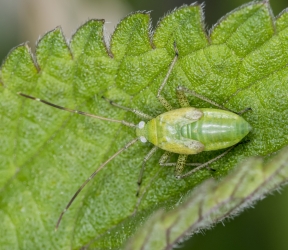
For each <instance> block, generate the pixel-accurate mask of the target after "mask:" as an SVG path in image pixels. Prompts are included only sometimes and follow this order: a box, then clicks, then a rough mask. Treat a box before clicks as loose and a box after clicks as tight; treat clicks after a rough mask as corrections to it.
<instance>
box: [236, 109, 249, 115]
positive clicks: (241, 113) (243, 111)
mask: <svg viewBox="0 0 288 250" xmlns="http://www.w3.org/2000/svg"><path fill="white" fill-rule="evenodd" d="M251 110H252V109H251V108H246V109H243V110H241V111H239V112H238V113H237V114H238V115H243V114H244V113H246V112H247V111H251Z"/></svg>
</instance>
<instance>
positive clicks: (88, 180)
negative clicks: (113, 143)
mask: <svg viewBox="0 0 288 250" xmlns="http://www.w3.org/2000/svg"><path fill="white" fill-rule="evenodd" d="M138 140H139V138H135V139H133V140H132V141H130V142H128V143H127V144H126V145H125V146H124V147H123V148H120V149H119V150H118V151H117V152H116V153H115V154H114V155H112V156H111V157H110V158H108V160H106V161H105V162H104V163H102V164H101V165H100V167H98V168H97V169H96V170H95V171H94V172H93V173H92V174H91V175H90V176H89V178H88V179H86V181H84V182H83V184H82V185H81V186H80V188H79V189H78V190H77V191H76V193H75V194H74V195H73V196H72V198H71V199H70V201H69V202H68V204H67V205H66V207H65V208H64V210H63V211H62V213H61V214H60V216H59V218H58V221H57V223H56V226H55V230H56V231H57V230H58V227H59V225H60V222H61V220H62V218H63V215H64V214H65V213H66V211H67V210H68V208H69V207H70V206H71V204H72V203H73V201H74V200H75V199H76V197H77V196H78V194H79V193H80V192H81V191H82V189H83V188H84V187H85V186H86V185H87V183H88V182H90V181H91V180H92V179H93V178H94V177H95V175H96V174H97V173H98V172H99V171H100V170H101V169H102V168H104V167H105V166H106V165H107V164H108V163H109V162H110V161H112V160H113V159H114V158H115V157H116V156H118V155H119V154H120V153H122V152H123V151H124V150H126V149H128V148H129V147H130V146H132V145H133V144H134V143H135V142H137V141H138Z"/></svg>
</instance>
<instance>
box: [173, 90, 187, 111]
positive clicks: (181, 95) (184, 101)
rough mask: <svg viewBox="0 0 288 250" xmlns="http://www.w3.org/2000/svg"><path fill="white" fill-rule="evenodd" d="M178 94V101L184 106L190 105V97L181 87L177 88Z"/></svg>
mask: <svg viewBox="0 0 288 250" xmlns="http://www.w3.org/2000/svg"><path fill="white" fill-rule="evenodd" d="M176 94H177V99H178V102H179V104H180V106H181V107H182V108H186V107H190V104H189V102H188V99H187V97H186V95H185V92H184V91H183V90H181V89H179V87H178V88H177V89H176Z"/></svg>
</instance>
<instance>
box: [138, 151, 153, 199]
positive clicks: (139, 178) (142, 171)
mask: <svg viewBox="0 0 288 250" xmlns="http://www.w3.org/2000/svg"><path fill="white" fill-rule="evenodd" d="M157 149H158V147H156V146H154V147H153V148H152V149H151V150H150V151H149V153H148V154H147V155H146V156H145V157H144V159H143V162H142V168H141V171H140V174H139V177H138V181H137V184H138V190H137V193H136V196H138V195H139V192H140V186H141V183H142V178H143V173H144V170H145V165H146V162H147V161H148V160H149V159H150V158H151V157H152V155H153V154H154V153H155V152H156V151H157Z"/></svg>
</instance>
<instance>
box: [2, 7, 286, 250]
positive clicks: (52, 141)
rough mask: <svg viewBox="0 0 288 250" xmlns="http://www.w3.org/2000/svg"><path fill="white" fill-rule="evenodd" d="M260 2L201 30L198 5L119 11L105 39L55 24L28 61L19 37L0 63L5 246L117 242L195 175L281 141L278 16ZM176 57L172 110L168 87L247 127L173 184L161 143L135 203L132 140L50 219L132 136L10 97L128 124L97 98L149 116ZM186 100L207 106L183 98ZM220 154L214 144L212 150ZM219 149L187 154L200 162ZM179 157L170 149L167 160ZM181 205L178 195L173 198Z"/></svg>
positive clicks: (282, 58)
mask: <svg viewBox="0 0 288 250" xmlns="http://www.w3.org/2000/svg"><path fill="white" fill-rule="evenodd" d="M271 13H272V12H271V10H270V7H269V5H268V4H267V2H259V3H250V4H247V5H245V6H243V7H240V8H239V9H237V10H235V11H233V12H231V13H229V14H228V15H227V16H225V17H223V18H222V19H221V20H220V21H219V23H217V25H215V26H214V27H213V29H212V30H211V32H210V33H209V34H207V33H206V32H205V28H204V25H203V19H204V18H203V13H202V9H201V7H200V6H199V5H192V6H184V7H182V8H179V9H177V10H175V11H173V12H171V14H169V15H167V16H165V17H164V18H163V19H162V20H161V21H160V22H159V23H158V25H157V27H156V28H155V31H154V32H153V34H152V33H151V29H150V18H149V15H148V14H147V13H140V12H138V13H134V14H131V15H129V16H127V17H126V18H124V19H123V20H122V21H121V22H120V23H119V25H118V26H117V27H116V30H115V32H114V34H113V36H112V38H111V42H110V48H109V49H108V48H107V47H106V45H105V43H104V41H103V24H104V21H103V20H90V21H88V22H87V23H86V24H84V25H83V26H81V27H80V28H79V29H78V30H77V32H76V33H75V34H74V35H73V37H72V39H71V41H70V43H69V45H68V44H67V43H66V40H65V38H64V37H63V35H62V32H61V29H59V28H56V29H55V30H53V31H51V32H49V33H47V34H46V35H45V36H43V37H42V39H41V40H40V41H39V43H38V45H37V50H36V54H35V58H34V56H32V55H31V52H30V51H29V48H28V46H27V45H26V44H23V45H20V46H18V47H17V48H15V49H13V50H12V51H11V52H10V54H9V55H8V56H7V58H6V60H5V61H4V63H3V65H2V67H1V71H0V77H1V78H0V79H1V82H2V86H1V87H0V98H1V102H0V116H1V124H0V138H1V139H0V140H1V142H0V151H1V153H0V172H1V174H0V187H1V189H0V190H1V193H0V219H1V221H2V225H1V233H3V234H2V235H5V237H1V238H0V241H1V242H0V244H1V246H5V247H6V248H12V249H17V248H22V249H23V248H24V249H33V248H45V249H57V248H59V249H70V248H73V249H79V248H80V247H81V246H87V247H91V248H93V249H109V248H110V249H116V248H119V247H120V246H121V245H122V244H123V242H125V241H126V240H127V238H128V237H129V236H130V235H132V234H133V233H134V232H135V230H136V229H137V228H139V227H140V226H141V225H142V224H143V222H144V221H146V219H147V217H148V216H149V215H151V213H152V212H153V211H155V210H157V209H158V208H165V209H166V210H170V209H172V208H174V207H177V206H178V201H179V200H180V198H181V197H183V196H185V195H186V194H187V193H189V191H190V190H191V189H193V187H195V186H196V185H198V184H200V183H202V182H203V181H204V180H205V179H208V178H211V177H213V178H215V179H219V178H221V177H223V176H226V175H227V173H228V172H229V171H230V170H231V169H233V168H234V166H235V165H236V164H237V163H238V162H240V161H242V160H243V159H245V158H246V157H248V156H255V155H260V156H265V157H266V158H269V157H270V155H271V154H272V153H273V152H276V151H278V150H279V149H281V148H283V147H284V146H285V145H287V141H288V136H287V132H286V131H287V124H288V104H287V96H288V95H287V94H288V93H287V85H288V84H287V83H288V69H287V63H288V56H287V53H288V15H287V12H283V13H282V15H281V16H279V17H278V18H276V19H275V18H274V17H273V16H272V14H271ZM174 42H176V44H177V48H178V50H179V59H178V61H177V63H176V65H175V68H174V69H173V71H172V74H171V76H170V78H169V80H168V83H167V86H166V87H165V89H164V91H163V95H164V96H165V97H166V99H167V100H168V101H169V102H170V103H171V105H173V107H175V108H177V107H179V104H178V103H177V98H176V94H175V88H176V86H178V85H180V84H181V85H184V86H186V87H188V88H190V89H193V90H195V91H196V92H198V93H200V94H202V95H204V96H206V97H208V98H210V99H212V100H214V101H215V102H218V103H220V104H223V105H225V106H226V107H228V108H230V109H233V110H235V111H239V110H242V109H245V108H247V107H251V108H252V110H253V111H252V112H248V113H245V114H244V118H245V119H246V120H247V121H248V122H249V123H250V124H251V125H252V127H253V131H252V132H251V133H250V134H249V135H248V136H247V139H248V140H250V142H249V143H246V144H243V145H240V146H237V147H236V148H235V149H233V150H232V151H231V152H230V153H229V154H228V155H227V156H225V157H224V158H223V159H221V160H219V161H217V162H216V163H213V165H211V167H212V168H213V169H216V170H217V171H216V172H211V171H209V170H202V171H199V172H197V173H196V174H194V175H193V176H190V177H189V178H186V179H183V180H180V181H179V180H176V179H175V177H174V169H173V168H168V167H167V168H160V167H159V165H158V160H159V158H160V157H161V154H163V152H161V150H159V151H157V153H156V154H155V155H154V156H153V157H152V158H151V159H150V160H149V162H148V163H147V166H146V170H145V174H144V179H143V184H142V187H141V190H140V198H137V197H136V196H135V194H136V191H137V184H136V182H137V178H138V175H139V172H140V168H141V164H142V160H143V158H144V157H145V155H146V154H147V153H148V152H149V150H150V149H151V145H149V144H148V143H147V144H141V143H138V144H136V145H134V146H133V147H131V148H129V149H128V150H127V151H125V152H124V153H122V154H121V155H120V156H118V157H117V158H116V159H115V160H113V161H112V162H110V163H109V164H108V165H107V166H106V167H105V168H104V169H103V170H102V171H100V172H99V174H98V175H97V176H96V177H95V179H93V180H92V181H91V183H90V184H89V185H88V186H86V187H85V189H84V190H83V191H82V192H81V193H80V195H79V196H78V197H77V199H76V200H75V202H74V203H73V205H72V206H71V207H70V209H69V210H68V212H67V213H66V214H65V216H64V217H63V221H62V223H61V225H60V228H59V230H58V232H54V227H55V223H56V221H57V219H58V216H59V215H60V213H61V211H62V209H63V208H64V207H65V205H66V204H67V202H68V201H69V200H70V198H71V196H72V195H73V194H74V192H75V191H76V190H77V188H78V187H79V186H80V185H81V183H82V182H83V181H84V180H85V179H86V178H87V177H88V176H89V175H90V174H91V173H92V172H93V171H94V170H95V169H97V167H99V166H100V165H101V163H102V162H104V161H105V160H107V159H108V158H109V157H110V156H112V155H113V154H114V153H115V152H116V151H117V150H119V149H120V148H121V147H123V146H124V145H125V144H126V143H128V142H129V141H131V140H132V139H133V138H135V131H133V129H130V128H126V127H123V126H121V125H119V124H115V123H109V122H105V121H100V120H96V119H92V118H89V117H83V116H80V115H75V114H70V113H68V112H63V111H60V110H57V109H53V108H51V107H49V106H46V105H43V104H41V103H39V102H33V101H31V100H28V99H24V98H22V97H20V96H18V95H17V94H16V93H17V92H23V93H26V94H31V95H33V96H36V97H38V98H41V99H44V100H48V101H50V102H53V103H55V104H58V105H61V106H64V107H69V108H77V109H78V110H82V111H85V112H88V113H92V114H96V115H100V116H105V117H109V118H113V119H120V120H121V119H124V120H126V121H129V122H134V123H135V124H137V123H138V122H139V121H140V120H141V119H139V118H138V117H136V116H135V115H134V114H131V113H129V112H125V111H123V110H121V109H117V108H116V107H112V106H111V105H110V104H109V103H107V102H106V101H105V100H103V99H102V98H101V97H102V96H103V95H104V96H105V97H107V98H109V99H111V100H113V101H115V102H117V103H119V104H121V105H124V106H127V107H131V108H136V109H139V110H141V111H143V112H144V113H147V114H149V115H151V116H156V115H158V114H160V113H162V112H164V111H165V109H164V108H163V107H162V106H161V105H160V104H159V102H158V100H157V98H156V95H157V91H158V88H159V86H160V84H161V83H162V81H163V79H164V78H165V75H166V73H167V70H168V68H169V65H170V63H171V61H172V60H173V58H174V54H175V52H174V47H173V43H174ZM189 101H190V103H191V105H192V106H195V107H212V106H210V105H209V104H207V103H205V102H203V101H200V100H198V99H196V98H195V97H190V96H189ZM221 152H222V151H221ZM221 152H219V151H218V152H205V153H201V154H199V155H195V156H189V161H190V162H205V161H207V160H209V159H211V158H213V157H215V156H216V155H218V154H220V153H221ZM176 159H177V158H176V156H173V157H172V158H171V160H172V161H175V160H176ZM180 203H181V202H180Z"/></svg>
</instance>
